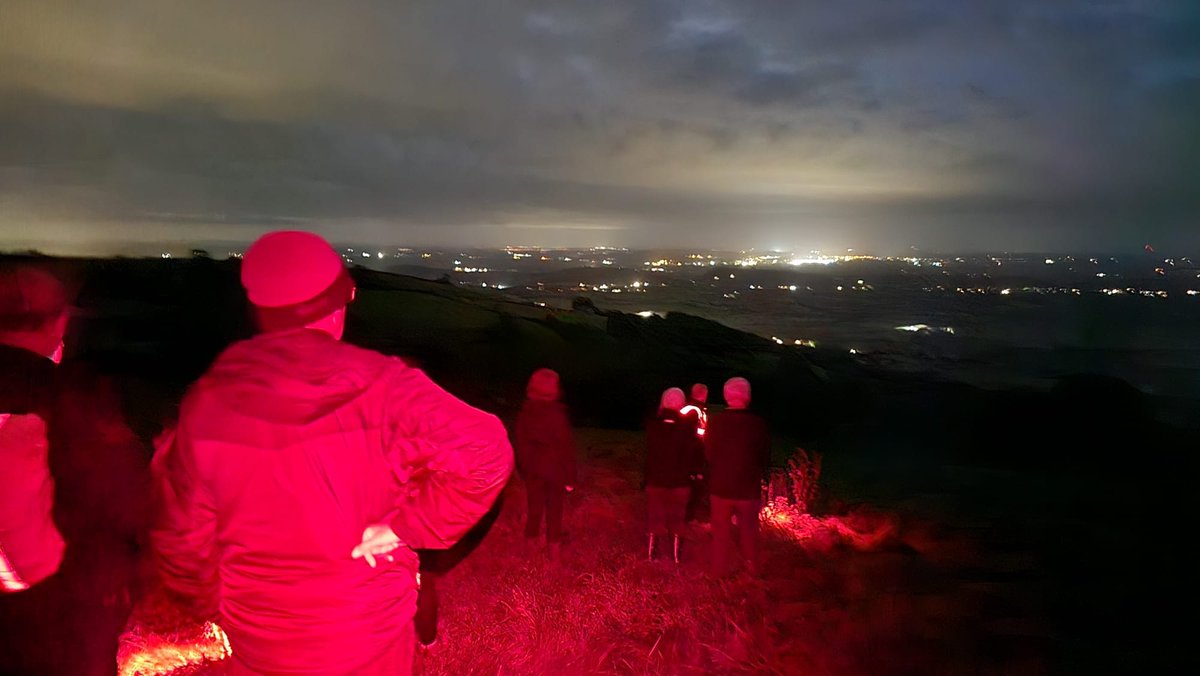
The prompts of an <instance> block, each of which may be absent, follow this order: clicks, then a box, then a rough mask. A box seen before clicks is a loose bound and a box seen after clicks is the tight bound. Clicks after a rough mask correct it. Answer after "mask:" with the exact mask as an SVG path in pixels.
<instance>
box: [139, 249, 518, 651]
mask: <svg viewBox="0 0 1200 676" xmlns="http://www.w3.org/2000/svg"><path fill="white" fill-rule="evenodd" d="M241 279H242V285H243V286H244V287H245V289H246V295H247V297H248V298H249V301H250V303H251V305H252V306H253V310H254V312H255V316H256V320H257V322H258V326H259V328H260V333H259V334H258V335H256V336H255V337H253V338H250V339H248V340H244V341H241V342H238V343H235V344H233V345H232V346H230V347H229V348H228V349H226V350H225V351H224V352H223V353H222V354H221V355H220V356H218V357H217V359H216V361H215V362H214V363H213V364H212V366H211V367H210V368H209V369H208V371H207V372H206V373H205V374H204V375H203V376H202V377H201V378H200V379H199V380H198V381H197V382H196V383H195V384H194V385H193V386H192V387H191V389H190V390H189V391H188V393H187V394H186V395H185V397H184V400H183V403H182V405H181V408H180V415H179V426H178V428H177V430H176V432H175V434H174V436H173V439H172V440H171V442H170V443H169V444H167V445H165V446H163V447H162V448H161V449H160V453H161V454H163V456H162V457H160V458H156V467H158V468H160V472H159V473H160V478H161V494H162V501H163V509H162V514H161V520H160V522H159V524H158V525H157V526H156V528H155V530H154V532H153V538H152V542H153V545H154V550H155V554H156V561H157V563H158V567H159V571H160V573H161V577H162V578H163V582H164V584H165V586H166V587H167V589H168V590H169V591H171V592H173V593H174V594H176V595H178V596H179V597H182V599H184V600H186V601H188V602H190V605H191V606H192V609H193V610H194V611H195V612H197V613H199V614H200V615H201V616H202V617H205V618H217V619H218V621H219V623H220V626H221V627H222V628H223V629H224V630H225V632H226V634H227V635H228V636H229V642H230V645H231V646H232V648H233V662H232V665H231V668H232V670H233V672H234V673H256V672H260V673H261V672H269V673H321V674H407V673H410V672H411V669H412V657H413V644H414V631H413V615H414V612H415V605H416V596H417V589H416V586H417V585H416V577H417V570H418V561H417V555H416V554H415V553H414V551H413V550H414V549H445V548H447V547H449V546H450V545H452V544H453V543H454V542H455V541H456V540H458V539H459V538H460V537H461V536H462V535H463V534H464V533H466V532H467V530H468V529H469V528H470V527H471V526H472V525H473V524H474V523H475V522H476V521H477V520H478V519H479V517H480V516H482V515H483V514H484V513H485V512H486V511H487V510H488V508H489V507H490V506H491V504H492V502H493V501H494V500H495V499H496V496H497V495H498V494H499V493H500V491H501V489H502V488H503V487H504V484H505V482H506V481H507V479H508V476H509V473H510V472H511V469H512V451H511V449H510V447H509V445H508V441H507V439H506V438H505V434H504V427H503V426H502V425H501V424H500V422H499V420H497V419H496V418H495V417H494V416H491V415H489V414H487V413H484V412H483V411H479V410H476V409H474V408H472V407H470V406H468V405H467V404H465V403H463V402H462V401H460V400H458V399H456V398H455V397H453V396H451V395H450V394H449V393H447V392H446V391H444V390H443V389H441V388H440V387H438V386H437V385H435V384H434V383H433V382H432V381H431V380H430V379H429V378H428V377H427V376H425V374H424V373H422V372H421V371H420V370H418V369H414V368H410V367H408V366H406V365H405V364H404V362H403V361H401V360H400V359H397V358H393V357H387V356H384V355H382V354H379V353H377V352H372V351H369V350H364V349H360V348H357V347H354V346H351V345H348V344H346V343H344V342H342V341H341V337H342V333H343V330H344V327H345V317H346V308H347V305H348V304H349V303H350V302H351V301H352V300H353V299H354V295H355V287H354V283H353V281H352V280H351V278H350V275H349V274H348V272H347V270H346V268H345V266H344V265H343V263H342V259H341V257H340V256H339V255H338V254H337V252H335V251H334V250H333V248H332V247H330V246H329V244H328V243H327V242H326V241H325V240H324V239H322V238H321V237H319V236H317V235H315V234H312V233H308V232H294V231H281V232H272V233H269V234H266V235H264V236H263V237H261V238H259V239H258V240H257V241H256V242H255V243H254V244H253V245H252V246H250V248H249V249H247V251H246V253H245V256H244V258H243V260H242V269H241ZM360 559H362V560H360Z"/></svg>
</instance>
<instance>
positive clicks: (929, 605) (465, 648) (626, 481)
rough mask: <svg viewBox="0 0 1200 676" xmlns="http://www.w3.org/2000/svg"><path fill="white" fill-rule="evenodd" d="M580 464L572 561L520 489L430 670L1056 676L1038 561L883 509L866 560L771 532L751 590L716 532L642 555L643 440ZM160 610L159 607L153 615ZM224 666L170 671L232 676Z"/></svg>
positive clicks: (444, 616) (472, 563)
mask: <svg viewBox="0 0 1200 676" xmlns="http://www.w3.org/2000/svg"><path fill="white" fill-rule="evenodd" d="M579 441H580V447H581V449H582V451H583V453H584V455H585V459H584V463H583V473H582V477H581V485H580V489H579V490H578V491H577V493H576V494H574V495H573V496H572V497H571V498H570V501H569V506H568V510H567V515H566V526H567V530H568V542H567V545H566V547H565V549H564V555H563V561H562V562H561V563H560V564H558V565H554V564H552V563H550V562H549V561H548V560H547V559H546V557H545V555H544V552H543V551H542V548H541V547H540V546H535V547H532V548H530V547H529V546H528V545H527V544H526V542H525V539H524V537H523V534H522V525H523V522H522V520H523V518H524V512H525V508H524V500H525V495H524V489H523V486H522V484H521V482H520V480H519V479H515V478H514V480H513V481H512V482H511V483H510V485H509V486H508V488H507V489H506V491H505V493H504V495H503V498H502V502H501V503H500V509H499V514H498V517H497V519H496V520H495V522H494V524H493V525H492V526H491V528H490V529H489V530H488V531H487V532H486V534H485V535H484V536H483V537H482V539H481V540H479V541H478V542H477V544H476V545H475V547H474V548H473V549H472V550H471V551H470V552H469V553H468V554H467V555H466V556H465V557H464V558H462V559H461V560H460V562H459V563H458V564H457V565H454V566H453V567H451V568H450V569H449V570H448V571H447V572H446V573H445V574H444V575H443V577H442V578H441V582H439V593H440V597H441V598H440V600H441V623H440V632H439V639H438V643H437V644H436V645H435V646H434V647H433V648H432V649H430V650H428V651H423V652H418V654H417V657H416V673H420V674H430V675H437V674H453V675H455V676H461V675H462V674H585V673H586V674H593V673H600V674H680V673H684V674H686V673H762V674H797V673H804V674H942V673H944V674H952V673H953V674H956V673H977V674H978V673H983V674H988V673H994V674H1010V673H1021V674H1037V673H1047V672H1048V671H1051V670H1052V669H1051V667H1050V662H1049V660H1050V650H1051V647H1052V644H1053V643H1054V640H1055V639H1054V637H1053V636H1052V632H1051V630H1050V629H1049V628H1048V627H1047V626H1046V625H1045V624H1044V622H1043V621H1042V620H1040V619H1037V618H1040V617H1042V615H1043V613H1042V612H1041V609H1040V608H1038V605H1037V593H1036V592H1037V589H1036V585H1030V584H1029V583H1028V581H1029V579H1030V578H1031V576H1033V577H1035V576H1034V573H1033V571H1032V570H1030V567H1031V565H1032V562H1031V561H1030V560H1029V558H1028V557H1026V556H1023V555H1019V554H1018V555H1015V556H1014V555H1008V556H1006V555H1004V553H1003V552H984V551H982V550H980V549H979V539H978V538H977V537H976V535H977V534H974V533H972V532H971V530H970V528H969V527H960V528H958V529H954V530H951V529H948V528H946V527H944V526H943V525H941V524H939V523H935V522H932V521H925V520H919V519H917V518H915V517H911V516H908V515H903V516H902V515H899V514H895V513H892V514H887V513H883V512H880V511H878V510H874V511H863V512H860V513H859V514H858V515H857V516H849V517H846V518H844V519H842V520H840V521H839V523H842V524H845V525H849V526H852V527H854V526H857V527H858V529H859V530H862V531H868V530H872V529H876V530H877V529H878V526H879V525H880V524H881V523H887V524H891V525H893V526H898V528H897V529H896V530H895V531H894V536H892V537H890V538H889V539H887V540H885V541H883V542H882V544H880V545H879V546H875V547H871V548H869V550H866V549H864V548H861V547H859V548H856V547H854V546H851V545H850V544H849V543H848V542H846V541H844V540H841V539H838V538H836V537H833V536H832V535H831V534H830V533H828V532H816V533H814V534H812V535H813V537H812V538H811V539H807V540H804V541H797V540H796V539H794V538H790V537H788V536H787V533H786V532H785V531H782V530H775V529H772V528H766V529H764V531H763V534H764V537H763V554H764V563H765V565H764V566H763V572H762V574H761V575H760V576H759V577H757V578H755V577H750V576H747V575H745V574H737V575H735V576H733V577H731V578H727V579H716V578H714V577H712V576H711V575H710V574H709V573H708V571H707V566H706V563H707V559H708V544H709V538H708V534H707V532H706V531H705V530H704V529H702V528H698V527H697V528H695V529H693V530H692V532H691V533H690V535H689V540H688V543H687V548H686V550H685V559H686V560H685V562H684V563H683V565H681V566H679V567H676V566H674V565H673V564H671V563H669V562H668V561H664V560H661V559H660V560H658V561H656V562H654V563H648V562H647V561H645V557H644V554H645V538H644V535H643V532H644V528H643V524H644V516H643V510H644V500H643V498H642V493H641V491H640V490H639V484H640V480H641V473H640V457H641V448H640V439H639V437H638V435H636V434H634V433H630V432H616V431H608V430H596V429H587V430H579ZM160 612H166V611H161V609H160ZM224 666H225V665H224V664H210V665H209V666H207V667H206V668H201V669H187V670H181V671H180V672H177V673H188V674H196V673H199V674H213V675H215V674H222V673H224V672H225V669H224Z"/></svg>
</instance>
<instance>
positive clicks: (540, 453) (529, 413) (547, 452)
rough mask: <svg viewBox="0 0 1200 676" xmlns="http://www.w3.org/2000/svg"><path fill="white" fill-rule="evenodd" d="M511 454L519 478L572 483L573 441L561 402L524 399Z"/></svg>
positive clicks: (514, 432)
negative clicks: (512, 454)
mask: <svg viewBox="0 0 1200 676" xmlns="http://www.w3.org/2000/svg"><path fill="white" fill-rule="evenodd" d="M513 450H514V451H515V452H516V456H517V467H518V468H519V470H520V472H521V474H522V475H524V476H536V477H539V478H541V479H545V480H546V481H550V482H553V483H556V484H562V485H564V486H569V485H572V484H574V483H575V476H576V459H575V441H574V438H573V433H572V431H571V422H570V417H569V416H568V415H567V406H566V404H564V403H563V402H561V401H558V400H545V399H526V400H525V403H524V404H522V405H521V411H520V412H519V413H518V414H517V422H516V424H515V425H514V426H513Z"/></svg>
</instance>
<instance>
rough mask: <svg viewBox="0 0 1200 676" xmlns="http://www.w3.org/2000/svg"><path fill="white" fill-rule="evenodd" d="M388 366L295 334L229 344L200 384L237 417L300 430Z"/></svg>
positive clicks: (306, 332)
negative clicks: (239, 415)
mask: <svg viewBox="0 0 1200 676" xmlns="http://www.w3.org/2000/svg"><path fill="white" fill-rule="evenodd" d="M390 362H391V360H389V359H388V358H387V357H384V356H382V355H379V354H377V353H373V352H369V351H367V350H362V349H359V348H356V347H353V346H351V345H347V344H345V343H342V342H341V341H338V340H335V339H334V338H333V337H332V336H330V335H328V334H326V333H323V332H321V331H315V330H312V329H295V330H291V331H281V332H276V333H265V334H262V335H259V336H256V337H254V338H251V339H249V340H245V341H242V342H239V343H235V344H234V345H232V346H231V347H229V349H227V350H226V351H225V352H224V353H222V354H221V356H219V357H218V358H217V360H216V362H215V363H214V364H213V365H212V367H211V368H210V369H209V371H208V373H207V374H205V376H204V379H203V381H202V382H203V386H204V389H206V390H208V391H210V392H213V393H219V394H218V395H217V396H220V397H221V398H222V399H223V400H225V402H226V405H227V406H228V407H229V408H232V409H234V410H236V411H238V412H239V413H242V414H243V415H248V416H250V417H253V418H259V419H261V420H264V421H267V422H271V423H282V424H288V425H305V424H308V423H310V422H312V421H314V420H316V419H318V418H321V417H323V416H325V415H328V414H329V413H331V412H333V411H334V410H337V409H338V408H341V407H342V406H344V405H345V404H347V403H348V402H349V401H350V400H352V399H354V398H356V397H358V396H360V395H362V393H363V392H364V391H365V390H367V389H368V388H369V387H371V386H372V385H373V384H374V383H375V382H377V381H378V380H379V378H380V377H381V376H382V374H383V373H384V371H385V367H387V366H388V365H389V363H390Z"/></svg>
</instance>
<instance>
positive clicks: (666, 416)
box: [646, 387, 703, 563]
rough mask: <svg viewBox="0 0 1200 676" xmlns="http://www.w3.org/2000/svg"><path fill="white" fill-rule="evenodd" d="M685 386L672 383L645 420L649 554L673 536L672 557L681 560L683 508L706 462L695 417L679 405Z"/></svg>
mask: <svg viewBox="0 0 1200 676" xmlns="http://www.w3.org/2000/svg"><path fill="white" fill-rule="evenodd" d="M686 403H687V402H686V399H685V397H684V395H683V390H681V389H679V388H678V387H672V388H670V389H668V390H666V391H665V392H663V394H662V399H661V400H660V402H659V407H658V412H657V413H656V414H655V416H654V417H653V418H651V419H650V420H649V421H648V422H647V423H646V525H647V533H648V541H649V542H648V545H647V554H646V557H647V559H649V560H653V559H654V555H655V548H656V546H657V543H658V542H659V541H660V540H662V539H664V538H666V537H670V538H671V541H672V543H671V544H672V546H671V552H672V555H671V558H672V559H673V560H674V561H675V563H679V560H680V553H681V543H682V540H681V538H682V529H683V522H684V510H685V509H686V508H687V501H688V493H689V491H690V490H691V489H690V486H689V482H690V481H691V478H692V477H693V476H695V475H696V474H697V473H699V472H700V469H701V465H702V463H703V455H702V452H703V451H702V449H701V445H700V438H699V436H698V435H697V434H696V417H695V416H691V415H685V414H683V413H681V412H680V409H681V408H683V407H684V405H685V404H686Z"/></svg>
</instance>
